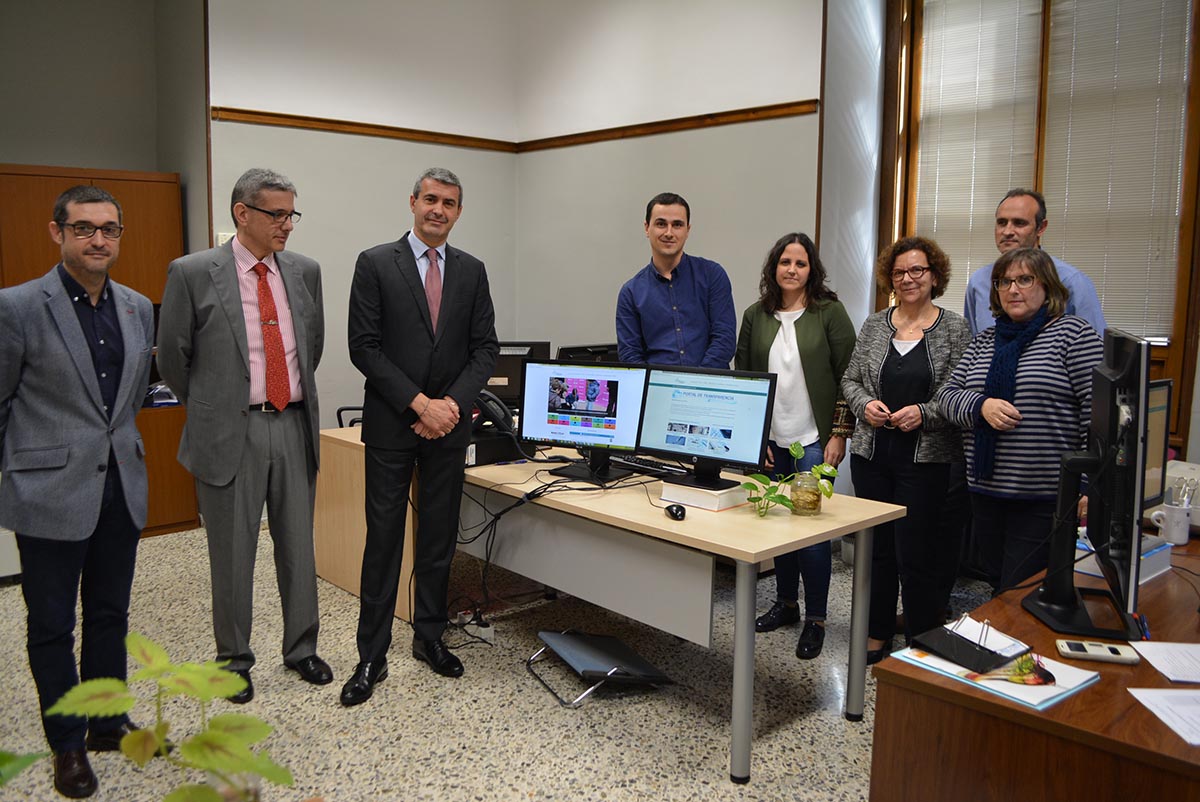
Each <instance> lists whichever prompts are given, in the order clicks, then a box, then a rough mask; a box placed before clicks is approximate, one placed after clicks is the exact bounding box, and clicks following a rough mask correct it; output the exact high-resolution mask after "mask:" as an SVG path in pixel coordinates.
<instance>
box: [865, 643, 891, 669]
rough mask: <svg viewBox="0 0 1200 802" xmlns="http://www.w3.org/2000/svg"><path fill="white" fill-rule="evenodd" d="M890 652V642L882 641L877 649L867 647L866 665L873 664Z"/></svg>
mask: <svg viewBox="0 0 1200 802" xmlns="http://www.w3.org/2000/svg"><path fill="white" fill-rule="evenodd" d="M891 653H892V642H891V641H890V640H889V641H884V644H883V645H882V646H880V647H879V648H878V649H867V665H869V666H873V665H875V664H876V663H878V662H879V661H881V660H883V658H885V657H887V656H888V655H889V654H891Z"/></svg>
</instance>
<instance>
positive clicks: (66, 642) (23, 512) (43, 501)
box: [0, 186, 154, 799]
mask: <svg viewBox="0 0 1200 802" xmlns="http://www.w3.org/2000/svg"><path fill="white" fill-rule="evenodd" d="M123 230H124V227H123V226H122V225H121V207H120V206H119V205H118V204H117V201H116V200H115V199H114V198H113V197H112V195H110V194H108V193H107V192H105V191H104V190H103V189H100V188H99V187H95V186H77V187H72V188H71V189H68V190H67V191H66V192H64V193H63V194H62V195H60V196H59V198H58V200H57V202H55V204H54V221H53V222H51V223H50V236H51V237H52V238H53V239H54V241H55V242H56V243H58V245H59V247H60V249H61V253H62V261H61V262H60V263H59V264H58V265H57V266H55V267H54V268H52V269H51V270H50V272H49V273H47V274H46V275H44V276H42V277H41V278H40V279H36V280H34V281H30V282H28V283H26V284H21V285H20V286H17V287H11V288H9V289H5V290H0V473H2V474H3V480H2V481H0V525H3V526H5V527H7V528H9V529H12V530H13V531H15V532H16V533H17V548H18V549H19V550H20V553H21V570H22V577H23V581H22V589H23V592H24V595H25V605H26V607H27V609H28V611H29V619H28V649H29V668H30V669H31V671H32V673H33V679H34V683H35V684H36V685H37V690H38V698H39V701H40V702H41V708H42V710H43V711H45V710H46V709H47V708H49V707H50V706H51V705H53V704H54V703H55V702H57V701H58V699H59V697H61V696H62V695H63V694H64V693H66V692H67V691H68V690H70V689H71V688H72V687H74V686H75V685H77V684H78V683H79V678H80V676H82V677H83V679H85V680H88V679H97V678H101V677H115V678H117V679H121V680H124V679H125V634H126V631H127V629H128V625H129V594H130V589H131V587H132V585H133V564H134V558H135V557H136V555H137V544H138V538H139V536H140V534H141V530H142V527H143V526H144V525H145V523H146V463H145V462H144V456H145V449H144V447H143V445H142V438H141V436H140V435H139V434H138V430H137V427H136V426H135V425H134V416H135V415H137V413H138V410H140V409H141V408H142V399H143V398H145V395H146V385H147V383H148V382H149V377H150V354H151V348H152V346H153V344H154V309H153V307H152V306H151V304H150V301H149V300H148V299H147V298H146V297H145V296H144V295H139V294H138V293H136V292H134V291H133V290H131V289H129V288H128V287H123V286H121V285H120V284H118V283H116V282H115V281H112V280H111V279H110V278H109V275H108V273H109V270H110V269H111V268H112V266H113V264H114V263H115V262H116V260H117V254H118V253H119V252H120V244H121V239H120V237H121V234H122V232H123ZM81 580H82V588H83V590H82V595H83V639H82V644H81V650H80V651H81V656H80V662H79V671H78V673H76V668H75V652H74V644H75V638H74V632H75V604H76V601H77V599H78V598H79V595H80V590H79V589H80V581H81ZM42 725H43V728H44V729H45V732H46V740H47V741H48V742H49V744H50V748H51V749H52V750H53V751H54V787H55V788H56V789H58V791H59V792H60V793H62V794H63V795H64V796H68V797H71V798H75V799H78V798H82V797H86V796H91V795H92V794H93V793H95V791H96V786H97V783H96V775H95V773H93V772H92V767H91V765H90V764H89V763H88V758H87V752H86V751H85V745H86V748H87V749H90V750H92V751H99V752H107V751H114V750H116V749H118V748H120V741H121V738H122V737H123V736H124V735H125V734H126V733H127V732H129V731H130V730H131V729H136V727H134V726H133V725H131V724H130V723H129V718H128V717H127V716H124V715H122V716H113V717H107V718H92V719H90V720H89V719H84V718H78V717H75V716H57V715H55V716H46V715H45V714H44V712H43V716H42Z"/></svg>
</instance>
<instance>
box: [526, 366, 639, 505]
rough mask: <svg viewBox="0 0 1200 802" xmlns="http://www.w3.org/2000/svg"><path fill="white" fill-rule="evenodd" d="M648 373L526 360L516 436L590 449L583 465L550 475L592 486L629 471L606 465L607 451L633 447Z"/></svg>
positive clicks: (625, 450)
mask: <svg viewBox="0 0 1200 802" xmlns="http://www.w3.org/2000/svg"><path fill="white" fill-rule="evenodd" d="M645 384H646V368H645V367H643V366H641V365H614V364H606V363H600V362H568V361H565V360H541V361H538V360H526V362H525V368H524V377H523V380H522V385H521V387H522V398H521V419H520V427H521V428H520V436H521V439H522V440H528V441H532V442H535V443H541V444H545V445H558V446H573V447H575V448H585V449H588V463H587V465H570V466H567V467H566V468H560V469H558V470H556V471H552V473H554V474H556V475H559V476H570V477H571V478H575V479H583V480H585V481H591V482H600V483H603V482H607V481H610V480H612V479H619V478H621V477H622V476H624V475H628V474H629V473H630V472H629V471H625V470H620V469H616V468H612V467H610V466H609V460H608V457H609V451H610V450H616V451H624V452H628V453H632V452H633V450H634V449H635V448H636V447H637V441H638V424H639V422H640V420H641V414H642V393H643V392H644V390H645Z"/></svg>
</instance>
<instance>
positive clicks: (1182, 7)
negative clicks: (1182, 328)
mask: <svg viewBox="0 0 1200 802" xmlns="http://www.w3.org/2000/svg"><path fill="white" fill-rule="evenodd" d="M1190 5H1191V4H1190V3H1189V2H1188V1H1187V0H1139V1H1137V2H1135V1H1134V0H1087V2H1076V1H1074V0H1056V2H1054V4H1053V6H1052V8H1051V16H1050V24H1051V32H1050V65H1049V83H1048V86H1047V97H1046V138H1045V159H1044V167H1043V171H1042V172H1043V180H1042V184H1043V188H1044V194H1045V195H1046V204H1047V206H1048V208H1049V220H1050V225H1049V227H1048V228H1047V230H1046V234H1045V236H1044V237H1043V238H1042V244H1043V247H1045V248H1046V250H1048V251H1049V252H1051V253H1054V254H1056V255H1057V256H1059V257H1060V258H1062V259H1064V260H1065V261H1067V262H1069V263H1071V264H1073V265H1075V266H1076V267H1078V268H1079V269H1080V270H1083V271H1084V272H1086V273H1087V274H1088V275H1089V276H1091V278H1092V281H1093V282H1095V284H1096V290H1097V292H1098V293H1099V295H1100V301H1101V304H1102V306H1103V308H1104V315H1105V319H1106V320H1107V322H1108V324H1109V325H1112V326H1118V327H1120V328H1123V329H1125V330H1127V331H1129V332H1131V333H1134V334H1139V335H1142V336H1145V337H1156V338H1158V337H1161V338H1167V337H1169V336H1170V334H1171V327H1172V317H1173V313H1174V299H1175V298H1174V297H1175V273H1176V270H1177V267H1178V262H1177V257H1178V244H1179V214H1180V186H1181V183H1182V176H1183V146H1184V115H1185V101H1186V97H1187V62H1188V40H1187V32H1188V31H1189V30H1190V29H1191V19H1190Z"/></svg>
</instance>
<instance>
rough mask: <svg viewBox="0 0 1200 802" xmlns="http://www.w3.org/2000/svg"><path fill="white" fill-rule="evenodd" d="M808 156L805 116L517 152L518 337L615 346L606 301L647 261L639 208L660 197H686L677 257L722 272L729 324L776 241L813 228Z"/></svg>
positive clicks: (809, 125) (810, 125)
mask: <svg viewBox="0 0 1200 802" xmlns="http://www.w3.org/2000/svg"><path fill="white" fill-rule="evenodd" d="M816 154H817V117H816V115H808V116H804V117H792V118H786V119H781V120H771V121H767V122H757V123H746V124H741V125H730V126H722V127H718V128H705V129H700V130H696V131H686V132H681V133H675V134H666V135H661V136H653V137H643V138H638V139H627V140H617V141H612V142H602V143H597V144H593V145H583V146H580V147H574V148H563V149H557V150H546V151H535V152H533V153H525V154H521V156H520V160H519V166H518V169H517V186H518V192H517V258H516V263H517V265H518V267H519V273H518V276H517V282H518V283H517V299H518V309H519V312H520V315H519V317H518V320H517V333H518V334H519V335H520V337H521V338H522V339H549V340H551V341H552V342H553V344H554V345H555V346H556V347H557V346H558V345H560V344H561V345H569V344H583V343H589V342H616V330H615V325H614V315H615V310H616V299H617V292H618V290H619V289H620V287H621V285H622V284H623V283H624V282H625V281H626V280H627V279H628V278H629V277H630V276H632V275H633V274H634V273H635V272H637V271H638V270H639V269H641V268H642V267H644V266H645V265H646V264H647V263H648V262H649V261H650V245H649V243H648V242H647V240H646V234H645V229H644V223H645V213H646V202H647V201H649V200H650V198H652V197H653V196H654V195H657V194H658V193H659V192H678V193H679V194H681V195H683V196H684V197H685V198H686V199H687V201H688V203H689V204H690V206H691V209H692V231H691V235H690V237H689V238H688V242H687V245H686V248H685V249H686V250H687V251H688V252H689V253H694V254H697V255H699V256H704V257H706V258H709V259H715V260H716V261H718V262H720V263H721V264H722V265H724V267H725V269H726V270H727V271H728V272H729V277H730V280H731V281H732V283H733V293H734V302H735V304H736V306H737V310H738V313H739V315H740V313H741V311H742V310H743V309H744V308H745V307H747V306H749V305H750V304H751V303H753V302H754V301H755V300H757V298H758V277H759V273H760V270H761V268H762V261H763V259H764V258H765V257H766V255H767V251H768V250H770V247H771V245H773V244H774V242H775V240H777V239H778V238H779V237H780V236H782V235H783V234H785V233H788V232H789V231H797V230H802V231H806V232H809V233H811V232H812V230H813V223H814V222H815V220H816V208H815V198H816V193H815V187H816V170H817V159H816ZM739 321H740V317H739Z"/></svg>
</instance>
